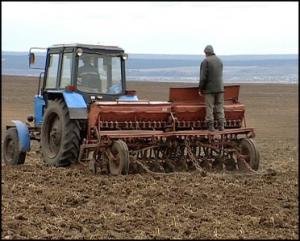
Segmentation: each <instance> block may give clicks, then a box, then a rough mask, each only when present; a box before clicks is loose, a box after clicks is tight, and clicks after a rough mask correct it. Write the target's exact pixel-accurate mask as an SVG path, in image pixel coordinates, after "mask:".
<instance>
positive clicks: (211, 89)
mask: <svg viewBox="0 0 300 241" xmlns="http://www.w3.org/2000/svg"><path fill="white" fill-rule="evenodd" d="M204 53H205V56H206V58H205V59H204V60H203V61H202V63H201V67H200V81H199V95H202V94H204V96H205V105H206V116H205V120H206V123H207V127H208V130H209V131H214V130H215V129H214V108H215V112H216V113H215V114H216V118H217V120H218V129H219V130H220V131H222V130H224V121H225V117H224V85H223V63H222V61H221V59H219V58H218V57H217V56H216V55H215V53H214V49H213V47H212V46H211V45H207V46H206V47H205V49H204Z"/></svg>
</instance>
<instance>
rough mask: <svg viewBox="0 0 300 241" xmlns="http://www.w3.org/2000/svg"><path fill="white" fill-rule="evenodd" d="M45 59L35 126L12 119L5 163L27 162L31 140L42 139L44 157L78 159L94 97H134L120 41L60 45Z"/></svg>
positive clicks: (57, 161)
mask: <svg viewBox="0 0 300 241" xmlns="http://www.w3.org/2000/svg"><path fill="white" fill-rule="evenodd" d="M41 49H42V48H31V49H30V51H29V67H30V68H39V67H36V66H35V63H36V59H37V58H38V57H39V56H37V54H38V51H40V50H41ZM45 50H46V62H45V66H44V67H43V69H42V72H41V73H40V76H39V86H38V94H37V95H35V96H34V117H32V116H29V117H28V122H33V123H32V124H31V125H29V124H28V122H27V123H24V122H22V121H19V120H13V121H12V122H13V123H14V125H11V126H7V127H6V128H7V131H6V134H5V137H4V142H3V160H4V162H5V163H6V164H9V165H17V164H23V163H24V162H25V158H26V152H28V151H29V150H30V140H38V141H40V145H41V152H42V156H43V159H44V161H45V162H46V163H47V164H49V165H54V166H66V165H69V164H71V163H74V162H76V161H77V159H78V154H79V149H80V144H81V143H82V140H83V139H84V138H85V135H86V130H87V122H88V109H89V105H90V104H91V103H92V102H95V101H99V100H101V101H113V100H117V99H118V100H126V101H135V100H137V96H135V95H127V94H126V82H125V60H126V59H127V54H126V53H125V52H124V50H123V49H121V48H119V47H115V46H103V45H87V44H77V43H76V44H59V45H53V46H51V47H49V48H46V49H45Z"/></svg>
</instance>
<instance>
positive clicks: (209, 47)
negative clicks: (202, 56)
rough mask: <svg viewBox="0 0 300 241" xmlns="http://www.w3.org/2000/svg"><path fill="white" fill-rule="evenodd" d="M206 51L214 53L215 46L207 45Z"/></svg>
mask: <svg viewBox="0 0 300 241" xmlns="http://www.w3.org/2000/svg"><path fill="white" fill-rule="evenodd" d="M204 53H208V54H213V53H214V49H213V47H212V46H211V45H207V46H206V47H205V49H204Z"/></svg>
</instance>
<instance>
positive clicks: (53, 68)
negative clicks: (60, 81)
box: [46, 54, 59, 88]
mask: <svg viewBox="0 0 300 241" xmlns="http://www.w3.org/2000/svg"><path fill="white" fill-rule="evenodd" d="M58 61H59V54H51V55H50V63H49V66H48V72H47V80H46V88H55V87H56V79H57V71H58Z"/></svg>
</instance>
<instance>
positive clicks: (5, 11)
mask: <svg viewBox="0 0 300 241" xmlns="http://www.w3.org/2000/svg"><path fill="white" fill-rule="evenodd" d="M298 4H299V3H298V1H294V2H3V1H2V2H1V11H2V13H1V17H2V21H1V31H2V34H1V36H2V51H28V50H29V48H30V47H47V46H49V45H52V44H58V43H70V42H72V43H74V42H77V43H90V44H103V45H116V46H119V47H121V48H123V49H125V51H126V52H127V53H145V54H146V53H149V54H196V55H198V54H201V55H202V54H203V49H204V47H205V45H207V44H211V45H213V47H214V49H215V52H216V54H220V55H231V54H298V41H299V39H298V31H299V26H298V20H299V19H298V16H299V12H298V11H299V10H298V7H299V6H298Z"/></svg>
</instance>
